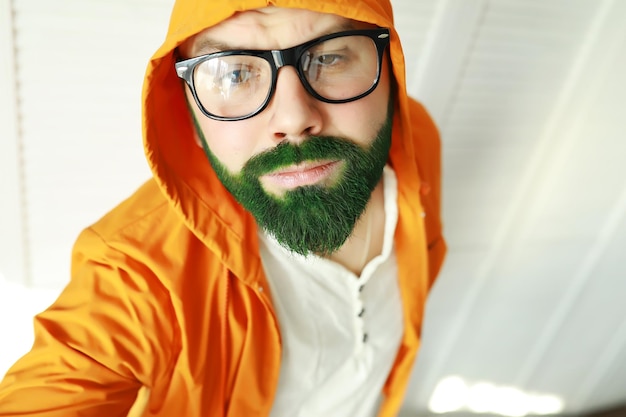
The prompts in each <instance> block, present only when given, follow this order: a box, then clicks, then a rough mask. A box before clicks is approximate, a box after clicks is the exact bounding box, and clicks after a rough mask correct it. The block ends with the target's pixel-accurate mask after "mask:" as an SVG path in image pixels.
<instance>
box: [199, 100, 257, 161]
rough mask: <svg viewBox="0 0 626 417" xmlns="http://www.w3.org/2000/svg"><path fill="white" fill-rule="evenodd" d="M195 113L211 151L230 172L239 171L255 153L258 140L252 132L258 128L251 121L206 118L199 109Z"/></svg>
mask: <svg viewBox="0 0 626 417" xmlns="http://www.w3.org/2000/svg"><path fill="white" fill-rule="evenodd" d="M194 110H195V109H194ZM195 113H196V117H197V120H198V123H199V125H200V129H201V130H202V133H203V135H204V138H205V140H206V142H207V145H208V147H209V149H210V150H211V152H213V154H215V156H216V157H217V159H219V160H220V162H222V164H224V166H226V168H227V169H228V170H229V171H230V172H231V173H236V172H239V170H241V168H242V167H243V165H244V164H245V163H246V162H247V161H248V160H249V159H250V158H251V157H252V156H254V155H255V153H256V147H257V145H256V144H257V142H258V141H257V140H256V136H255V133H254V132H259V131H260V128H259V127H255V126H251V124H252V123H249V122H248V121H246V120H243V121H239V122H220V121H217V120H212V119H209V118H207V117H206V116H204V115H203V114H202V113H200V112H199V111H196V112H195Z"/></svg>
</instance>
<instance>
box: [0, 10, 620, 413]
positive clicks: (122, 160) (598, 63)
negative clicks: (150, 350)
mask: <svg viewBox="0 0 626 417" xmlns="http://www.w3.org/2000/svg"><path fill="white" fill-rule="evenodd" d="M392 1H393V4H394V8H395V15H396V20H397V26H398V30H399V32H400V36H401V38H402V40H403V43H404V48H405V53H406V58H407V79H408V88H409V91H410V93H411V94H412V95H413V96H415V97H416V98H418V99H419V100H421V101H422V102H423V103H425V105H426V107H427V108H428V109H429V110H430V112H431V113H432V115H433V117H434V119H435V120H436V122H437V124H438V126H439V128H440V131H441V137H442V145H443V162H444V182H443V196H444V213H443V214H444V222H445V235H446V237H447V242H448V245H449V253H448V257H447V260H446V263H445V266H444V269H443V271H442V273H441V275H440V277H439V279H438V281H437V283H436V285H435V287H434V289H433V291H432V293H431V296H430V299H429V302H428V305H427V314H426V322H425V326H424V333H423V345H422V348H421V351H420V354H419V358H418V362H417V365H416V367H415V370H414V374H413V378H412V381H411V386H410V389H409V392H408V395H407V402H406V405H405V409H404V414H405V415H407V416H426V415H432V414H433V413H435V412H443V411H457V412H459V413H466V414H468V415H469V413H470V412H471V410H474V412H473V413H472V414H471V415H476V414H487V413H497V414H502V415H509V416H518V415H524V414H532V413H540V412H547V411H552V412H555V413H556V412H560V413H565V414H578V413H585V412H591V411H596V410H601V409H604V408H610V407H615V406H618V405H620V404H624V403H626V302H624V299H625V298H626V297H625V295H626V254H625V251H626V123H624V119H626V77H625V76H624V74H626V25H625V24H624V22H626V1H622V0H392ZM171 3H172V2H171V1H170V0H134V1H129V0H106V1H105V0H101V1H98V0H92V1H90V2H84V1H82V0H58V1H55V2H49V1H47V0H13V1H12V2H11V4H12V6H13V11H12V13H11V14H3V15H2V16H1V18H2V22H0V23H3V25H0V26H3V27H5V28H7V27H12V28H13V32H12V33H9V32H8V31H3V32H2V33H0V35H2V37H0V48H4V49H3V53H4V52H7V55H6V56H8V57H10V58H11V59H10V60H9V61H10V62H11V65H12V66H11V67H9V66H8V65H7V66H3V67H2V68H1V69H2V70H3V71H4V72H3V73H2V74H1V75H2V77H0V87H3V88H5V87H6V89H7V90H6V91H9V93H10V94H8V95H5V97H4V98H3V99H2V100H4V101H3V102H1V103H0V104H2V105H3V106H4V107H2V110H3V111H2V112H0V122H1V123H0V134H2V135H3V137H14V138H16V139H17V140H15V141H5V140H3V141H2V143H1V144H0V146H1V148H0V150H1V151H2V152H0V166H2V167H3V174H2V178H3V180H2V181H0V192H2V195H3V206H2V210H3V212H2V216H0V226H1V229H2V233H1V234H0V249H1V250H0V273H3V274H4V275H5V276H6V277H7V278H8V279H9V280H10V281H13V282H18V283H21V284H24V285H26V286H29V287H38V288H44V287H48V288H58V287H60V286H61V285H62V284H63V283H65V282H66V280H67V277H68V273H67V270H68V269H69V251H70V248H71V245H72V242H73V240H74V239H75V237H76V235H77V234H78V232H79V230H80V229H81V228H83V227H84V226H85V225H87V224H89V223H91V222H92V221H94V220H96V219H97V218H98V217H99V216H101V215H102V214H103V213H104V212H106V211H107V210H108V209H110V208H111V207H113V206H114V205H115V204H116V203H117V202H119V201H120V200H121V199H122V198H123V197H124V196H125V195H128V194H129V193H131V192H132V190H134V189H135V188H136V187H137V185H138V184H140V183H141V181H142V179H143V178H145V177H146V176H147V175H148V171H147V169H146V166H145V162H144V161H143V156H142V150H141V143H140V140H139V135H140V126H139V120H140V115H139V106H138V103H139V95H140V84H141V80H142V77H143V69H144V68H145V63H146V62H147V59H148V57H149V55H150V53H151V52H152V51H153V50H154V49H155V47H156V46H157V45H158V44H159V42H160V41H161V39H162V36H163V30H164V27H165V24H166V20H167V17H168V14H169V9H170V7H171ZM6 4H8V2H6V1H5V2H4V3H2V5H3V6H5V5H6ZM355 4H356V5H357V7H358V2H357V3H355ZM5 23H6V24H7V25H8V26H7V25H5ZM112 25H114V26H112ZM111 27H115V28H116V30H115V31H114V32H111V30H110V28H111ZM77 34H78V35H77ZM59 45H64V47H63V57H64V59H59V52H58V47H59ZM44 58H45V59H46V62H47V67H46V71H47V72H46V74H45V75H46V77H45V78H42V76H41V71H39V68H40V66H38V63H40V62H41V60H42V59H44ZM7 62H8V61H7ZM29 71H30V72H29ZM37 71H38V72H37ZM37 74H39V75H37ZM42 91H45V92H46V94H42V93H41V92H42ZM16 104H17V105H16ZM86 138H88V140H86ZM12 143H14V144H15V145H12ZM50 155H55V156H54V158H50ZM76 172H81V173H82V175H80V176H78V175H76ZM9 334H10V333H9ZM546 410H547V411H546Z"/></svg>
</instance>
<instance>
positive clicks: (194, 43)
mask: <svg viewBox="0 0 626 417" xmlns="http://www.w3.org/2000/svg"><path fill="white" fill-rule="evenodd" d="M368 27H374V25H371V24H367V23H364V22H359V21H355V20H351V19H347V18H345V17H342V16H338V15H335V14H330V13H319V12H314V11H311V10H305V9H288V8H281V7H274V6H270V7H265V8H262V9H255V10H248V11H245V12H239V13H236V14H235V15H233V16H232V17H230V18H229V19H227V20H225V21H223V22H221V23H219V24H218V25H216V26H213V27H210V28H208V29H205V30H204V31H202V32H200V33H199V34H197V35H195V36H193V37H192V38H190V39H188V40H187V41H185V42H184V43H183V45H182V46H181V50H182V52H183V54H184V55H186V56H188V57H189V56H197V55H202V54H206V53H211V52H216V51H222V50H229V49H284V48H288V47H291V46H294V45H298V44H300V43H303V42H306V41H309V40H311V39H314V38H317V37H319V36H322V35H326V34H329V33H335V32H340V31H342V30H350V29H361V28H368Z"/></svg>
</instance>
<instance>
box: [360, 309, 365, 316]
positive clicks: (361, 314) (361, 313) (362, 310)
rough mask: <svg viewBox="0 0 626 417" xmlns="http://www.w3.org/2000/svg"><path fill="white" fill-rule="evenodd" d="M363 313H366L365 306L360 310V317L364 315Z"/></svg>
mask: <svg viewBox="0 0 626 417" xmlns="http://www.w3.org/2000/svg"><path fill="white" fill-rule="evenodd" d="M363 314H365V308H362V309H361V311H360V312H359V317H363Z"/></svg>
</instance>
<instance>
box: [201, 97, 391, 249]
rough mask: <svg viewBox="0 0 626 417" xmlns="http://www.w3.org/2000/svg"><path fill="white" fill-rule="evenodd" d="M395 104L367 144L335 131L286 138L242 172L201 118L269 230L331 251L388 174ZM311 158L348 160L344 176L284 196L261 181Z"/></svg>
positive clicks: (288, 243)
mask: <svg viewBox="0 0 626 417" xmlns="http://www.w3.org/2000/svg"><path fill="white" fill-rule="evenodd" d="M392 109H393V107H391V106H389V110H388V114H387V119H386V120H385V122H384V123H383V125H382V126H381V128H380V130H379V131H378V133H377V134H376V137H375V138H374V140H373V141H372V143H371V144H370V145H369V147H368V148H366V149H364V148H361V147H360V146H359V145H357V144H355V143H354V142H353V141H350V140H348V139H343V138H338V137H330V136H310V137H309V138H307V139H306V140H305V141H304V142H302V143H300V144H293V143H290V142H288V141H284V142H282V143H280V144H279V145H277V146H276V147H275V148H272V149H270V150H268V151H265V152H263V153H261V154H258V155H256V156H254V157H252V158H251V159H250V160H248V162H246V164H245V165H244V167H243V168H242V169H241V171H240V172H239V173H237V174H231V173H230V172H229V171H228V170H227V169H226V167H225V166H224V165H223V164H222V163H221V162H220V161H219V160H218V159H217V157H216V156H215V155H214V154H213V153H212V152H211V150H210V149H209V147H208V145H207V141H206V140H205V138H204V135H203V134H202V131H201V129H200V128H199V126H198V124H197V123H196V130H197V132H198V135H199V136H200V138H201V140H202V144H203V147H204V151H205V153H206V155H207V157H208V158H209V161H210V162H211V165H212V166H213V169H214V170H215V173H216V174H217V176H218V178H219V179H220V180H221V182H222V184H224V186H225V187H226V189H227V190H228V191H229V192H230V193H231V194H232V195H233V197H235V199H236V200H237V201H238V202H239V203H240V204H241V205H242V206H243V207H244V208H245V209H246V210H248V211H249V212H250V213H251V214H252V215H253V216H254V218H255V219H256V221H257V223H258V224H259V225H260V226H261V227H262V228H263V229H264V230H265V231H267V232H268V233H269V234H270V235H271V236H273V237H274V238H275V239H276V240H277V241H278V242H279V243H280V244H281V245H282V246H284V247H285V248H287V249H289V250H291V251H292V252H296V253H299V254H301V255H305V256H306V255H310V254H317V255H321V256H327V255H330V254H331V253H333V252H335V251H337V250H338V249H339V248H340V247H341V246H343V244H344V243H345V241H346V239H348V237H349V236H350V235H351V234H352V231H353V230H354V226H355V224H356V222H357V220H358V219H359V217H360V216H361V215H362V214H363V212H364V210H365V207H366V206H367V203H368V201H369V199H370V196H371V194H372V191H373V190H374V188H375V187H376V185H377V184H378V183H379V181H380V179H381V177H382V174H383V168H384V167H385V164H386V163H387V158H388V156H389V149H390V147H391V126H392V120H393V110H392ZM192 114H193V113H192ZM224 140H228V139H227V138H225V139H224ZM311 160H341V161H343V167H342V171H341V172H339V178H338V179H337V180H335V181H333V183H332V185H331V186H322V185H317V184H316V185H310V186H304V187H298V188H296V189H293V190H289V191H286V192H285V193H284V194H283V195H282V196H280V197H278V196H276V195H273V194H269V193H267V192H266V191H265V190H264V189H263V187H262V186H261V183H260V182H259V177H260V176H262V175H264V174H267V173H269V172H272V171H275V170H276V169H278V168H280V167H285V166H289V165H295V164H298V163H300V162H303V161H311Z"/></svg>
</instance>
